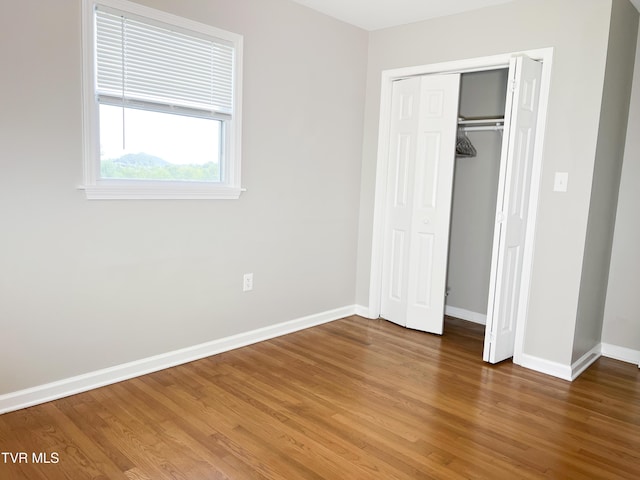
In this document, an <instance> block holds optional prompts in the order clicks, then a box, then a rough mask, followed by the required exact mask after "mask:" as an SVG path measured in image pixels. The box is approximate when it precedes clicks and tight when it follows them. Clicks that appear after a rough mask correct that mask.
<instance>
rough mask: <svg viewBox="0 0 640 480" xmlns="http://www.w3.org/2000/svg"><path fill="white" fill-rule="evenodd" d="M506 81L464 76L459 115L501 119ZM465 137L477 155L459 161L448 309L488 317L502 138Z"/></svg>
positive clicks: (500, 73)
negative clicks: (453, 308)
mask: <svg viewBox="0 0 640 480" xmlns="http://www.w3.org/2000/svg"><path fill="white" fill-rule="evenodd" d="M507 75H508V71H507V70H491V71H487V72H474V73H465V74H463V75H462V81H461V86H460V115H462V116H463V117H501V116H503V115H504V107H505V99H506V92H507ZM467 136H468V137H469V139H470V140H471V142H472V143H473V145H474V146H475V148H476V151H477V152H478V154H477V156H476V157H472V158H464V157H457V158H456V163H455V173H454V181H453V200H452V210H451V231H450V240H449V260H448V271H447V286H448V287H449V295H448V296H447V305H448V306H450V307H455V308H460V309H463V310H467V311H469V312H474V313H479V314H482V315H486V313H487V298H488V295H489V277H490V274H491V253H492V252H491V249H492V246H493V229H494V225H495V214H496V197H497V194H498V190H497V189H498V175H499V168H500V150H501V146H502V134H501V132H497V131H484V132H469V133H468V134H467Z"/></svg>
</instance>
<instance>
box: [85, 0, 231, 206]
mask: <svg viewBox="0 0 640 480" xmlns="http://www.w3.org/2000/svg"><path fill="white" fill-rule="evenodd" d="M83 15H84V25H83V27H84V30H83V33H84V47H85V59H84V60H85V63H84V93H85V97H84V137H85V150H84V155H85V185H84V188H85V191H86V193H87V198H90V199H111V198H113V199H119V198H129V199H154V198H160V199H164V198H227V199H228V198H238V197H239V196H240V192H241V188H240V105H241V101H240V94H241V78H240V76H241V59H242V37H241V36H240V35H237V34H233V33H230V32H226V31H223V30H219V29H217V28H213V27H211V26H208V25H204V24H201V23H197V22H193V21H191V20H187V19H184V18H181V17H177V16H174V15H170V14H167V13H164V12H161V11H158V10H154V9H151V8H148V7H144V6H142V5H138V4H136V3H132V2H128V1H124V0H84V12H83Z"/></svg>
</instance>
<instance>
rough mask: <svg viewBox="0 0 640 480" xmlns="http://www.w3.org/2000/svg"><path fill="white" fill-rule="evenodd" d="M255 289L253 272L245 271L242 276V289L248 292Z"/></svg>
mask: <svg viewBox="0 0 640 480" xmlns="http://www.w3.org/2000/svg"><path fill="white" fill-rule="evenodd" d="M250 290H253V273H245V274H244V277H243V278H242V291H243V292H248V291H250Z"/></svg>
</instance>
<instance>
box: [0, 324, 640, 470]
mask: <svg viewBox="0 0 640 480" xmlns="http://www.w3.org/2000/svg"><path fill="white" fill-rule="evenodd" d="M482 335H483V328H482V327H481V326H477V325H474V324H470V323H467V322H463V321H460V320H455V319H448V320H447V322H446V324H445V335H444V336H442V337H438V336H433V335H429V334H424V333H419V332H415V331H412V330H406V329H403V328H401V327H398V326H396V325H393V324H391V323H388V322H385V321H371V320H365V319H362V318H359V317H349V318H346V319H343V320H339V321H336V322H332V323H329V324H326V325H322V326H319V327H315V328H312V329H308V330H304V331H301V332H297V333H294V334H291V335H287V336H284V337H280V338H277V339H274V340H270V341H267V342H263V343H260V344H256V345H252V346H249V347H245V348H242V349H238V350H234V351H231V352H227V353H223V354H220V355H217V356H214V357H209V358H207V359H204V360H200V361H197V362H193V363H190V364H186V365H182V366H179V367H175V368H171V369H168V370H164V371H161V372H157V373H153V374H150V375H146V376H144V377H140V378H136V379H132V380H128V381H125V382H121V383H118V384H115V385H111V386H108V387H104V388H100V389H97V390H93V391H90V392H86V393H83V394H79V395H75V396H72V397H68V398H65V399H61V400H57V401H54V402H50V403H47V404H43V405H39V406H36V407H31V408H28V409H24V410H20V411H17V412H12V413H8V414H5V415H0V451H1V452H8V453H13V454H15V455H17V454H18V453H19V452H25V453H26V454H27V455H28V463H12V461H11V457H8V455H5V454H3V455H2V456H0V478H1V479H29V480H38V479H43V480H45V479H46V480H56V479H73V480H80V479H89V478H91V479H153V480H155V479H189V480H195V479H225V478H230V479H254V478H256V479H287V480H294V479H321V478H324V479H350V480H351V479H353V480H358V479H362V480H371V479H385V480H386V479H423V478H424V479H429V478H434V479H466V478H474V479H475V478H478V479H502V478H505V479H533V478H557V479H589V480H592V479H599V478H601V479H616V478H628V479H637V478H639V477H640V374H639V372H638V370H639V369H638V368H637V367H636V366H633V365H630V364H625V363H622V362H617V361H614V360H609V359H600V360H598V361H597V362H596V363H595V364H594V365H593V366H592V367H591V368H590V369H589V370H588V371H587V372H585V373H584V374H583V375H582V376H581V377H580V378H579V379H578V380H576V381H575V382H573V383H569V382H565V381H563V380H558V379H555V378H552V377H549V376H545V375H542V374H537V373H535V372H532V371H530V370H527V369H523V368H520V367H517V366H515V365H513V364H512V363H511V362H510V361H508V362H503V363H501V364H499V365H495V366H491V365H488V364H485V363H483V362H482ZM34 453H35V454H36V455H38V454H40V453H45V454H46V455H47V457H46V458H48V459H49V460H52V459H55V457H56V455H53V454H54V453H57V456H58V462H57V463H49V464H44V463H33V458H32V455H33V454H34ZM3 456H4V457H5V458H4V459H3ZM43 458H45V457H41V458H40V460H42V459H43Z"/></svg>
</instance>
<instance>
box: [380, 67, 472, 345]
mask: <svg viewBox="0 0 640 480" xmlns="http://www.w3.org/2000/svg"><path fill="white" fill-rule="evenodd" d="M459 88H460V75H457V74H454V75H426V76H423V77H415V78H410V79H406V80H400V81H397V82H394V86H393V93H392V108H391V111H392V120H391V128H390V142H389V143H390V148H389V151H390V154H389V166H388V173H389V178H388V181H387V192H388V193H387V198H388V199H389V200H388V205H387V206H386V223H385V247H384V254H383V275H382V284H383V288H382V292H383V296H382V297H383V298H382V302H381V316H382V317H383V318H386V319H388V320H391V321H393V322H395V323H398V324H400V325H404V326H406V327H409V328H414V329H417V330H422V331H427V332H431V333H437V334H441V333H442V331H443V321H444V297H445V283H446V265H447V253H448V245H449V216H450V213H451V191H452V185H453V167H454V158H455V137H456V124H457V114H458V97H459ZM400 231H402V232H404V233H405V235H404V236H403V239H404V241H403V246H402V249H400V248H399V247H398V243H399V241H398V234H397V233H394V232H400Z"/></svg>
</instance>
